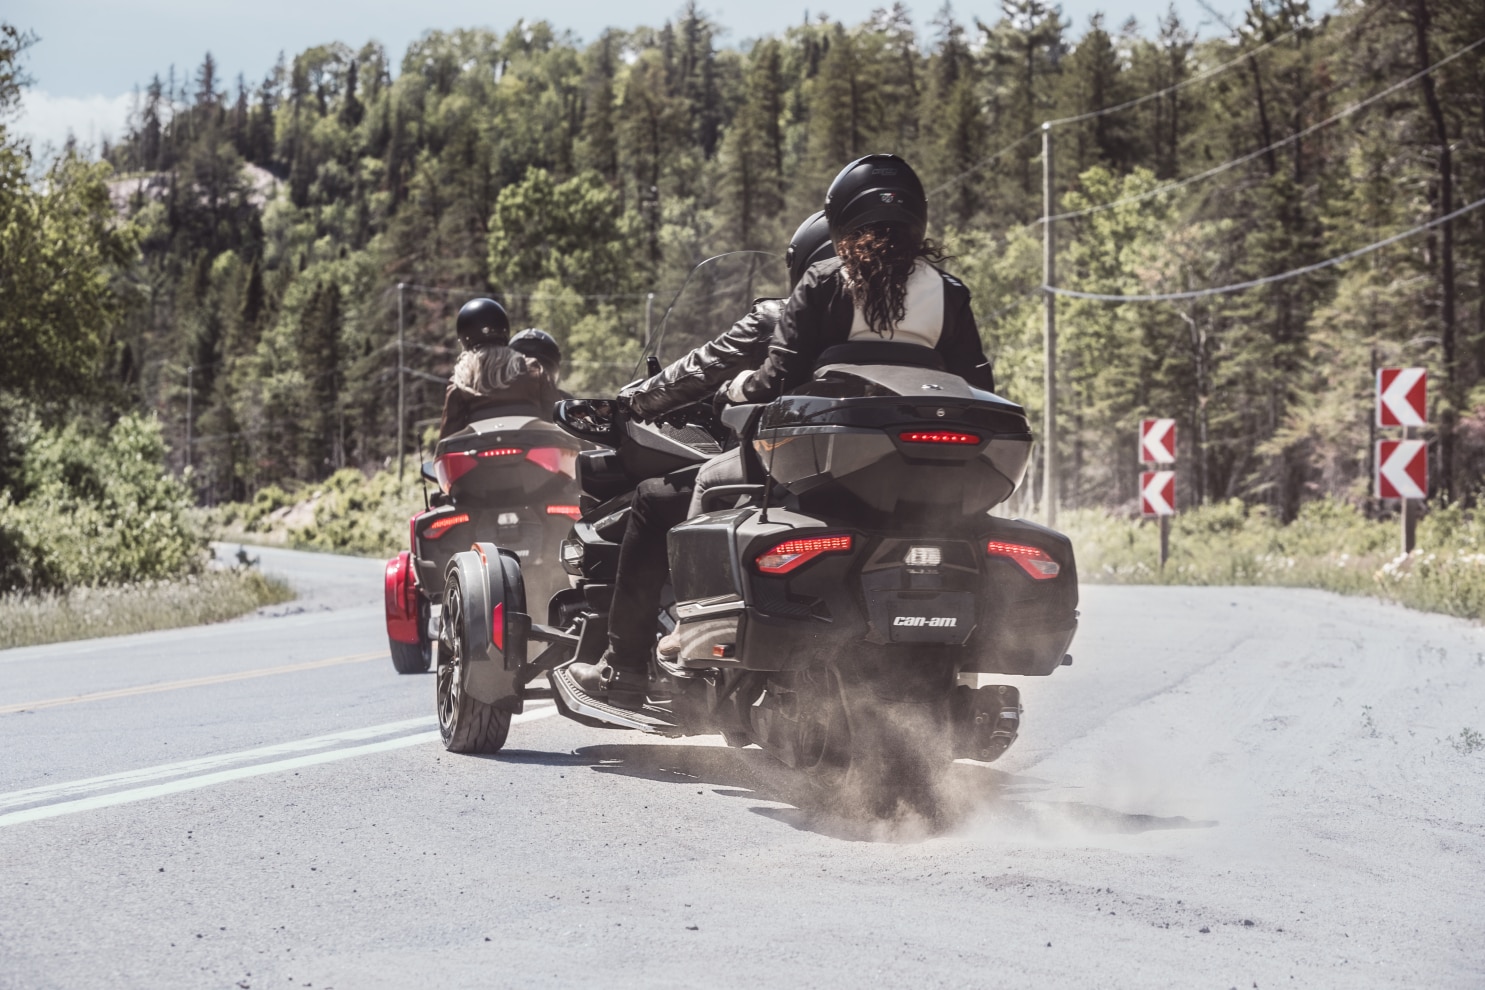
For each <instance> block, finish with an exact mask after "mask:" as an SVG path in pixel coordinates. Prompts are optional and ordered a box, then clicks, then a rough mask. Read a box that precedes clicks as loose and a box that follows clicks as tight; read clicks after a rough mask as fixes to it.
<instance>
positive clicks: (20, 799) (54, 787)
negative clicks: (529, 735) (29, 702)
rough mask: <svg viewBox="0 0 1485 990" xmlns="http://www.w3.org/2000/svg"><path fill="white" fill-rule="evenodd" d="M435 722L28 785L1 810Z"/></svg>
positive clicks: (2, 799)
mask: <svg viewBox="0 0 1485 990" xmlns="http://www.w3.org/2000/svg"><path fill="white" fill-rule="evenodd" d="M437 724H438V720H437V719H436V718H434V717H433V716H432V715H425V716H423V717H422V718H409V719H404V720H402V721H400V722H386V723H384V724H382V725H371V726H366V727H365V728H361V729H349V730H347V731H344V732H332V733H330V734H329V735H324V736H314V737H312V738H310V739H296V740H294V741H293V742H286V743H275V744H274V745H272V746H259V747H257V748H256V749H244V750H241V751H240V752H236V753H219V754H217V755H215V756H204V757H198V758H197V759H194V760H181V761H180V762H178V763H162V764H160V765H159V766H153V767H144V768H142V769H139V770H124V771H122V772H120V773H110V774H106V775H104V776H102V777H89V778H87V779H85V780H70V781H66V782H64V783H56V784H43V785H41V786H40V787H30V788H27V789H26V790H23V791H11V792H10V793H9V794H0V809H4V808H10V807H15V806H16V805H22V804H35V803H36V802H38V801H44V800H48V799H54V798H62V797H72V796H75V795H78V794H85V793H87V792H88V791H100V790H108V789H110V788H113V787H120V786H123V785H127V784H143V783H145V782H147V781H151V780H160V779H162V778H164V777H179V776H183V775H185V774H190V773H204V772H206V771H208V770H216V769H219V768H221V767H224V766H229V765H231V764H233V763H251V762H254V761H257V760H268V759H272V758H274V757H277V756H289V755H291V754H296V753H306V752H309V751H310V750H316V749H328V748H330V747H332V746H337V745H340V744H342V743H350V742H361V741H362V740H366V739H375V738H376V737H377V736H390V735H393V734H396V733H400V732H411V731H413V730H414V729H427V728H431V727H432V726H434V725H437Z"/></svg>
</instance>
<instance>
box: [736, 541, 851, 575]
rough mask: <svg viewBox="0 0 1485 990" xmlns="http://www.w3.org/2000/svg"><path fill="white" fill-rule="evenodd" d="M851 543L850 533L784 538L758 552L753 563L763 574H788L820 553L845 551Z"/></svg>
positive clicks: (847, 550) (848, 549)
mask: <svg viewBox="0 0 1485 990" xmlns="http://www.w3.org/2000/svg"><path fill="white" fill-rule="evenodd" d="M851 544H852V540H851V534H850V533H832V534H830V535H828V536H808V537H801V538H799V539H793V540H785V541H784V542H783V543H780V544H778V545H777V546H775V547H773V548H772V549H770V550H767V551H765V552H763V553H760V554H759V555H758V556H757V557H756V558H755V559H754V561H753V563H754V564H755V565H756V566H757V568H758V570H760V571H762V572H763V573H764V574H788V573H789V572H790V571H792V570H794V569H795V568H797V567H800V566H802V565H804V564H805V563H807V562H809V561H811V560H814V559H815V558H816V557H818V556H820V555H821V554H826V553H847V552H849V551H850V549H851Z"/></svg>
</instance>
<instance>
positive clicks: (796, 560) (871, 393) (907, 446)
mask: <svg viewBox="0 0 1485 990" xmlns="http://www.w3.org/2000/svg"><path fill="white" fill-rule="evenodd" d="M810 391H811V392H814V393H817V394H802V395H791V396H786V397H784V398H781V399H779V400H777V401H775V402H774V403H772V404H770V405H769V406H768V407H767V408H766V409H765V410H764V411H763V413H762V415H761V418H760V421H759V424H758V429H757V436H756V439H754V441H753V449H754V451H755V452H756V455H757V457H758V459H759V461H760V462H761V464H762V466H763V468H764V470H765V471H766V473H767V474H768V476H770V477H771V478H773V479H774V481H775V482H776V483H777V484H778V485H779V486H780V487H781V488H782V489H784V491H785V493H786V495H785V497H784V499H783V501H785V503H786V504H787V505H788V508H769V509H766V510H765V509H764V508H762V507H760V506H749V507H745V508H740V509H732V510H728V511H722V512H712V513H708V514H706V515H702V516H698V517H695V518H693V519H690V520H687V521H686V522H685V523H682V524H681V525H679V526H677V527H676V528H675V529H673V530H672V531H671V533H670V537H669V545H670V564H671V576H672V583H673V585H674V589H675V597H676V607H675V614H676V617H677V620H678V622H679V628H680V638H681V642H682V653H681V657H682V661H683V662H684V663H685V664H686V665H687V666H688V667H725V666H732V667H737V668H741V669H747V670H789V669H798V668H802V667H805V666H808V665H809V664H811V663H813V662H816V661H817V660H818V659H819V658H820V657H821V656H832V657H839V656H848V655H849V654H850V653H851V651H852V650H854V649H858V648H859V647H860V646H861V645H863V644H868V645H870V646H874V647H886V648H889V651H896V652H899V653H901V654H902V658H903V660H904V662H911V656H912V654H913V652H914V651H915V650H918V649H920V648H923V647H952V648H955V649H956V651H957V653H958V659H957V666H958V669H959V670H960V671H961V672H982V673H1003V674H1049V673H1051V672H1052V671H1053V670H1054V669H1056V667H1057V666H1058V665H1060V664H1061V663H1062V661H1063V657H1064V656H1065V654H1066V650H1067V646H1068V644H1069V643H1070V641H1071V639H1072V636H1073V633H1074V631H1075V630H1076V626H1077V619H1076V608H1077V575H1076V568H1075V565H1074V560H1073V553H1072V548H1071V545H1070V544H1069V542H1068V540H1067V538H1066V537H1064V536H1062V535H1061V534H1060V533H1056V532H1054V531H1053V530H1050V529H1047V528H1046V527H1043V526H1038V525H1036V524H1034V523H1030V522H1026V521H1023V520H1010V519H1000V518H995V517H992V516H990V515H988V510H989V509H991V508H992V507H993V506H995V505H997V504H999V503H1000V502H1003V501H1004V500H1005V499H1006V498H1008V497H1009V496H1010V494H1011V493H1012V492H1013V491H1014V490H1015V488H1016V486H1017V485H1018V484H1019V482H1020V481H1021V477H1022V474H1023V473H1024V471H1025V467H1026V460H1027V455H1028V452H1029V448H1030V445H1031V436H1030V433H1029V432H1028V430H1027V423H1026V418H1025V414H1024V413H1023V412H1022V411H1021V409H1020V407H1018V406H1015V405H1013V404H1011V403H1008V402H1005V401H1003V400H1000V399H998V398H996V397H994V396H991V395H989V394H988V393H984V392H978V391H976V390H975V389H972V388H970V387H969V386H968V385H966V384H965V383H964V382H963V380H962V379H960V378H957V377H956V376H952V375H946V374H943V373H941V372H934V371H930V370H927V369H921V368H904V367H847V366H837V367H827V368H825V369H822V372H821V374H820V377H819V378H818V379H817V380H816V381H815V382H814V383H813V384H812V385H811V386H810ZM819 393H833V394H819ZM883 393H887V394H883ZM920 396H925V397H926V398H920Z"/></svg>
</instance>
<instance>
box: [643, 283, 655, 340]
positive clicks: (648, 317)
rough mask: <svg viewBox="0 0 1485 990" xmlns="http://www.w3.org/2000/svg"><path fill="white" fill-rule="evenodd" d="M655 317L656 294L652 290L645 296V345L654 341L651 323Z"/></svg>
mask: <svg viewBox="0 0 1485 990" xmlns="http://www.w3.org/2000/svg"><path fill="white" fill-rule="evenodd" d="M654 318H655V294H654V293H653V292H651V293H650V294H649V295H647V296H645V346H646V347H649V346H650V344H651V343H653V341H652V340H651V339H650V325H651V323H652V322H653V321H654Z"/></svg>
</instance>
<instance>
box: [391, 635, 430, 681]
mask: <svg viewBox="0 0 1485 990" xmlns="http://www.w3.org/2000/svg"><path fill="white" fill-rule="evenodd" d="M387 645H388V646H390V647H391V648H392V666H393V667H396V668H397V673H399V674H423V673H427V671H428V667H429V665H430V664H431V663H432V662H433V657H432V652H433V651H432V650H427V649H424V648H423V644H422V643H399V642H397V640H395V639H389V640H387Z"/></svg>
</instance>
